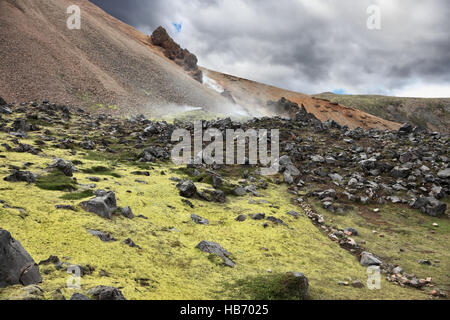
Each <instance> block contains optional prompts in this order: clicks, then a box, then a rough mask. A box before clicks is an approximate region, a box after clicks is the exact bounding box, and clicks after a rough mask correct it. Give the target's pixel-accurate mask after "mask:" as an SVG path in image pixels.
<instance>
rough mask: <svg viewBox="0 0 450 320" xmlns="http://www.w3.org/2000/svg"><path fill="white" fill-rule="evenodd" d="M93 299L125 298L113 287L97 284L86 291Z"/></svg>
mask: <svg viewBox="0 0 450 320" xmlns="http://www.w3.org/2000/svg"><path fill="white" fill-rule="evenodd" d="M88 295H90V296H92V297H93V298H94V299H95V300H126V299H125V297H124V296H123V294H122V292H121V291H120V290H119V289H117V288H114V287H106V286H98V287H95V288H92V289H90V290H89V291H88Z"/></svg>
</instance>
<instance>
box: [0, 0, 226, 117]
mask: <svg viewBox="0 0 450 320" xmlns="http://www.w3.org/2000/svg"><path fill="white" fill-rule="evenodd" d="M71 4H73V3H72V1H67V0H5V1H1V2H0V29H1V30H2V31H1V33H0V61H1V63H0V84H1V85H0V96H2V97H3V98H4V99H5V100H7V101H17V102H23V101H30V100H43V99H45V98H49V99H52V101H58V102H59V103H68V104H74V105H80V106H83V107H94V106H102V105H103V106H106V107H105V108H107V106H109V107H110V108H108V109H120V110H118V111H117V112H118V113H119V112H120V113H123V112H125V113H130V114H136V113H140V112H146V113H148V112H149V111H152V112H164V110H158V108H160V107H161V106H165V107H167V106H170V105H181V106H184V105H192V106H199V107H205V108H210V109H213V108H214V107H215V106H218V105H222V104H224V103H226V101H225V99H223V98H222V97H221V96H220V95H218V94H217V93H216V92H212V91H210V90H207V89H206V88H205V87H204V86H202V85H201V84H200V83H198V81H195V80H194V79H192V77H190V76H189V75H188V74H187V73H186V72H185V71H184V70H183V69H182V68H180V67H178V66H176V65H174V64H173V63H172V62H171V61H170V60H169V59H167V58H166V57H164V56H163V55H162V54H161V53H160V52H159V51H158V50H157V48H156V47H155V46H153V44H152V43H151V42H150V38H149V37H148V36H146V35H144V34H142V33H140V32H138V31H137V30H136V29H134V28H132V27H130V26H128V25H126V24H124V23H122V22H121V21H119V20H117V19H115V18H113V17H111V16H110V15H108V14H106V13H105V12H104V11H102V10H101V9H100V8H98V7H97V6H95V5H93V4H92V3H90V2H89V1H87V0H82V1H78V2H77V4H78V5H79V6H80V8H81V30H69V29H68V28H67V27H66V20H67V18H68V16H69V15H68V14H67V13H66V10H67V7H68V6H69V5H71ZM112 111H114V110H112Z"/></svg>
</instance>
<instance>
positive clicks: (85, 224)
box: [0, 128, 448, 299]
mask: <svg viewBox="0 0 450 320" xmlns="http://www.w3.org/2000/svg"><path fill="white" fill-rule="evenodd" d="M54 130H56V128H55V129H54ZM33 135H34V134H30V136H31V137H30V138H29V139H23V140H22V141H21V142H23V143H29V144H33ZM0 139H1V140H2V141H5V142H6V141H8V139H10V138H9V137H8V136H7V135H6V134H5V133H0ZM43 150H44V151H43V153H42V154H40V155H31V154H28V153H25V154H23V153H20V154H19V153H14V152H7V151H6V150H5V149H4V148H3V147H0V154H1V155H2V156H3V157H0V199H1V200H3V201H5V203H6V204H8V205H9V207H11V208H5V207H0V227H1V228H4V229H6V230H8V231H10V232H11V234H12V235H13V237H14V238H15V239H17V240H18V241H20V242H21V243H22V245H23V246H24V248H25V249H26V250H27V251H28V252H29V253H30V254H31V256H32V257H33V258H34V259H35V261H36V262H39V261H41V260H45V259H47V258H48V257H49V256H50V255H56V256H58V257H59V258H60V259H61V260H62V261H63V262H67V263H70V264H76V265H90V266H93V267H94V268H95V271H94V272H93V273H92V274H90V275H85V276H84V277H83V278H82V281H81V286H82V288H81V291H82V292H85V291H86V290H87V289H89V288H92V287H94V286H97V285H112V286H115V287H118V288H120V289H121V290H122V292H123V293H124V295H125V297H126V298H127V299H259V298H266V299H270V298H284V299H289V298H295V297H294V296H293V297H291V296H289V295H287V296H286V295H285V294H284V293H282V295H280V293H279V292H278V291H277V290H278V282H277V281H276V279H277V277H278V276H279V275H280V274H283V273H285V272H288V271H298V272H302V273H304V274H305V275H306V276H307V277H308V278H309V281H310V296H311V299H427V298H428V295H427V294H426V293H425V292H421V291H418V290H415V289H411V288H400V287H399V286H396V285H394V284H391V283H388V282H387V281H385V280H384V279H382V289H381V290H374V291H371V290H368V289H367V288H364V289H356V288H352V287H342V286H339V285H338V282H339V281H348V279H349V278H352V279H360V280H362V281H363V282H365V280H366V279H367V275H366V269H365V268H364V267H362V266H361V265H360V264H359V263H358V261H357V259H356V258H355V257H354V256H353V255H351V254H350V253H348V252H347V251H345V250H343V249H341V248H340V247H339V246H338V245H337V244H335V243H333V242H331V241H330V240H329V239H328V238H327V236H326V235H325V234H323V233H322V232H321V231H320V230H319V229H318V228H316V227H315V226H314V225H313V224H312V223H311V221H310V220H309V219H308V218H306V217H305V216H303V215H302V216H301V217H300V218H299V219H297V220H296V219H294V218H293V217H291V216H289V215H287V212H288V211H290V210H296V211H298V212H302V211H301V209H300V208H298V207H296V206H295V205H292V204H291V199H290V198H291V196H290V195H289V193H288V192H287V188H286V187H285V186H280V185H275V184H272V183H271V184H269V187H268V189H267V190H261V191H260V193H261V197H258V198H255V197H253V198H252V197H251V196H250V195H247V196H244V197H232V196H228V201H227V203H225V204H217V203H209V202H204V201H201V200H196V199H194V200H191V201H192V203H193V204H194V205H195V208H193V209H192V208H190V207H189V206H187V205H186V204H185V203H183V202H182V201H181V200H182V198H181V197H180V196H179V194H178V191H177V189H176V183H175V182H173V181H170V180H169V178H170V177H179V178H183V177H184V173H183V171H180V170H179V169H180V168H176V167H174V166H172V165H170V164H168V163H167V164H152V165H148V164H139V163H135V162H130V161H128V160H125V159H126V158H123V157H119V156H118V155H115V156H111V155H108V154H106V153H101V152H90V151H88V152H86V151H79V152H78V153H77V154H75V155H74V154H72V153H71V152H70V150H62V149H56V148H52V147H49V146H46V147H44V148H43ZM54 157H58V158H63V159H65V160H70V161H72V162H73V163H75V164H77V167H78V169H80V171H79V172H77V173H75V174H74V177H75V178H76V181H77V185H76V187H77V189H78V190H77V191H75V192H68V191H67V190H61V189H57V190H46V189H42V188H38V187H37V186H36V184H26V183H9V182H6V181H4V180H3V177H5V176H7V175H8V174H9V168H8V165H15V166H18V167H22V165H23V164H24V163H26V162H29V163H31V165H30V166H29V167H28V168H27V170H30V171H32V172H33V173H36V174H39V175H41V176H44V177H46V176H48V175H49V173H48V172H47V171H46V168H47V166H48V165H49V164H50V163H52V159H53V158H54ZM100 166H101V167H105V168H108V169H110V170H111V172H114V173H115V174H114V175H102V179H100V182H98V183H95V184H96V189H110V190H112V191H114V192H115V193H116V197H117V200H118V205H119V206H121V207H124V206H130V207H131V208H132V210H133V212H134V214H135V215H136V217H135V218H134V219H132V220H130V219H126V218H124V217H122V216H114V217H113V219H112V220H106V219H103V218H101V217H98V216H96V215H95V214H92V213H88V212H85V211H83V210H82V209H81V208H80V207H79V203H80V202H81V201H83V200H81V198H80V197H81V195H83V196H84V195H87V193H88V192H89V191H86V190H90V189H88V188H89V185H90V184H92V181H90V180H89V179H88V177H91V176H93V175H94V176H95V175H97V174H98V172H96V173H90V172H92V171H91V170H92V168H95V167H100ZM143 169H145V170H149V171H150V173H151V174H150V176H149V177H143V176H139V177H138V176H135V175H132V174H131V172H133V171H138V170H143ZM86 170H88V171H87V172H86ZM162 172H164V173H165V174H164V175H163V174H162ZM137 179H138V180H140V181H141V182H142V181H145V182H147V184H143V183H138V182H136V180H137ZM206 182H207V181H206ZM229 182H231V183H235V182H236V181H233V179H229ZM196 184H197V187H198V188H200V189H202V188H211V186H210V185H209V184H205V183H202V182H198V183H196ZM53 189H54V188H53ZM71 199H73V200H71ZM250 200H255V201H256V204H254V202H253V201H250ZM258 200H266V201H267V203H266V202H258ZM61 204H64V205H72V206H74V207H75V208H77V211H76V212H74V211H67V210H58V209H56V208H55V206H56V205H61ZM12 207H18V208H23V209H25V210H26V211H25V213H24V212H23V210H18V209H12ZM192 213H195V214H197V215H199V216H201V217H204V218H207V219H208V220H209V221H210V225H209V226H203V225H196V224H194V223H193V222H192V221H191V219H190V215H191V214H192ZM254 213H265V214H266V215H270V216H275V217H277V218H280V219H282V220H283V221H284V222H285V223H286V224H287V226H282V225H274V224H272V223H270V222H269V227H268V228H264V227H263V225H262V224H263V222H262V221H254V220H247V221H245V222H237V221H235V220H234V219H235V218H236V217H237V216H238V215H240V214H254ZM414 214H418V213H417V212H415V213H414ZM138 215H142V216H144V217H146V218H147V219H143V218H140V217H137V216H138ZM351 222H352V221H348V224H350V223H351ZM355 223H356V222H355ZM438 223H440V224H442V229H439V230H442V232H444V231H445V230H448V229H445V230H444V228H448V226H446V225H445V224H444V223H442V222H441V221H440V222H438ZM346 224H347V222H346ZM352 224H353V223H352ZM88 228H89V229H94V230H100V231H104V232H110V233H112V235H113V236H114V238H115V239H117V240H118V241H116V242H108V243H105V242H101V241H100V240H99V239H98V238H97V237H94V236H92V235H91V234H89V233H88V232H87V229H88ZM439 232H441V231H439ZM362 234H363V236H366V232H365V231H364V230H362ZM438 235H439V236H440V233H438ZM369 236H370V235H367V237H368V240H370V238H369ZM446 237H448V233H447V234H446ZM127 238H131V239H132V240H133V241H134V242H135V243H136V244H137V245H139V246H140V247H141V249H139V248H130V247H129V246H127V245H125V244H123V243H122V241H123V240H125V239H127ZM417 239H419V236H418V237H417ZM440 239H444V241H445V239H447V242H443V245H444V244H445V243H448V238H444V237H442V238H440ZM202 240H208V241H214V242H218V243H220V244H221V245H222V246H223V247H224V248H225V249H226V250H228V251H229V252H230V253H231V254H232V256H233V261H234V262H236V266H235V268H228V267H225V266H223V265H222V264H220V263H219V262H220V260H219V261H218V260H217V259H211V257H210V256H209V255H208V254H206V253H203V252H201V251H200V250H198V249H196V248H195V246H196V245H197V244H198V243H199V242H200V241H202ZM439 241H440V240H439ZM374 242H375V241H374ZM430 245H431V244H430ZM380 246H381V244H380ZM383 246H384V245H383ZM369 248H371V247H369ZM378 249H383V247H379V248H375V249H374V251H376V250H378ZM445 254H448V253H445ZM427 257H430V255H428V254H427ZM446 257H447V258H448V256H447V255H444V256H442V258H441V261H442V263H441V267H448V263H447V262H445V261H446V260H445V259H446ZM431 258H434V256H431ZM404 267H405V268H407V267H409V265H407V264H406V263H405V265H404ZM269 270H270V271H271V272H272V273H270V272H268V271H269ZM413 270H415V269H413ZM41 273H42V276H43V283H42V284H41V285H40V286H41V287H42V288H43V289H44V290H45V297H46V298H49V299H50V298H51V293H52V292H53V291H55V290H57V289H60V290H61V291H62V293H63V294H64V295H65V297H66V298H69V297H70V296H71V295H72V294H73V293H74V292H75V291H74V290H72V289H69V288H67V285H66V282H67V280H68V277H69V275H68V274H67V273H66V271H65V270H56V269H55V267H53V266H42V267H41ZM418 273H419V272H418ZM444 275H445V272H442V277H443V276H444ZM442 277H441V278H439V277H437V278H439V279H443V278H442ZM443 280H445V279H443ZM18 289H20V287H19V286H14V287H10V288H6V289H0V299H8V298H9V297H11V296H14V294H15V291H17V290H18Z"/></svg>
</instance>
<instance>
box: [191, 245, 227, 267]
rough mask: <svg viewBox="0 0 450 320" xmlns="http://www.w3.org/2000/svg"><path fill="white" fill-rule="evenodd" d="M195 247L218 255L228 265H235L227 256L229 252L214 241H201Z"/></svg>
mask: <svg viewBox="0 0 450 320" xmlns="http://www.w3.org/2000/svg"><path fill="white" fill-rule="evenodd" d="M196 248H197V249H200V250H201V251H203V252H207V253H211V254H214V255H217V256H219V257H220V258H222V259H223V262H224V263H225V265H226V266H228V267H231V268H233V267H234V266H235V263H234V262H233V261H231V259H230V258H229V257H230V255H231V254H230V253H229V252H228V251H227V250H225V249H224V248H222V246H221V245H220V244H218V243H216V242H210V241H202V242H200V243H199V244H198V245H197V246H196Z"/></svg>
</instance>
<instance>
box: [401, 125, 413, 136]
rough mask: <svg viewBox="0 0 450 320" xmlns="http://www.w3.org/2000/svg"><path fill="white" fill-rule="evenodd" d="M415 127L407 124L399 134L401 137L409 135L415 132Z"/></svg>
mask: <svg viewBox="0 0 450 320" xmlns="http://www.w3.org/2000/svg"><path fill="white" fill-rule="evenodd" d="M413 129H414V128H413V126H412V125H411V124H409V123H405V124H403V125H402V126H401V128H400V129H398V134H399V135H408V134H410V133H411V132H413Z"/></svg>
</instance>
